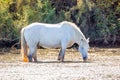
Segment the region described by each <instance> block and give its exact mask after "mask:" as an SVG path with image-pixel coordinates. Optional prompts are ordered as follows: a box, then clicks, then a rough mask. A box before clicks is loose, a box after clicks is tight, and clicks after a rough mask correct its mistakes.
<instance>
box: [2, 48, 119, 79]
mask: <svg viewBox="0 0 120 80" xmlns="http://www.w3.org/2000/svg"><path fill="white" fill-rule="evenodd" d="M58 52H59V50H58V49H57V50H56V49H50V50H48V49H44V50H42V49H41V50H38V60H39V62H37V63H28V62H27V63H25V62H22V61H21V60H22V58H21V55H20V54H17V52H16V51H15V52H14V50H13V51H11V52H10V53H3V54H2V53H1V54H0V80H120V48H106V49H105V48H91V49H90V51H89V59H88V61H87V62H83V61H82V57H81V55H80V54H79V53H78V52H75V51H74V50H72V49H70V50H67V51H66V55H65V62H59V61H57V55H58ZM18 53H19V52H18Z"/></svg>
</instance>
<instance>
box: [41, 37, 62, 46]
mask: <svg viewBox="0 0 120 80" xmlns="http://www.w3.org/2000/svg"><path fill="white" fill-rule="evenodd" d="M39 45H40V46H42V47H44V48H60V47H61V45H60V40H55V39H53V40H47V39H44V40H41V41H39Z"/></svg>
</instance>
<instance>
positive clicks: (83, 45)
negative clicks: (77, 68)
mask: <svg viewBox="0 0 120 80" xmlns="http://www.w3.org/2000/svg"><path fill="white" fill-rule="evenodd" d="M80 40H81V41H80V44H79V48H78V51H79V52H80V53H81V54H82V57H83V60H84V61H86V60H87V58H88V55H87V53H88V50H89V38H88V39H80Z"/></svg>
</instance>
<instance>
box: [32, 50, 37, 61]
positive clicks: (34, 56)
mask: <svg viewBox="0 0 120 80" xmlns="http://www.w3.org/2000/svg"><path fill="white" fill-rule="evenodd" d="M33 59H34V62H37V54H36V49H35V53H34V55H33Z"/></svg>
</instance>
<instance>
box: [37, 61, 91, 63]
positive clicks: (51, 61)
mask: <svg viewBox="0 0 120 80" xmlns="http://www.w3.org/2000/svg"><path fill="white" fill-rule="evenodd" d="M35 63H92V62H90V61H63V62H61V61H37V62H35Z"/></svg>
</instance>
